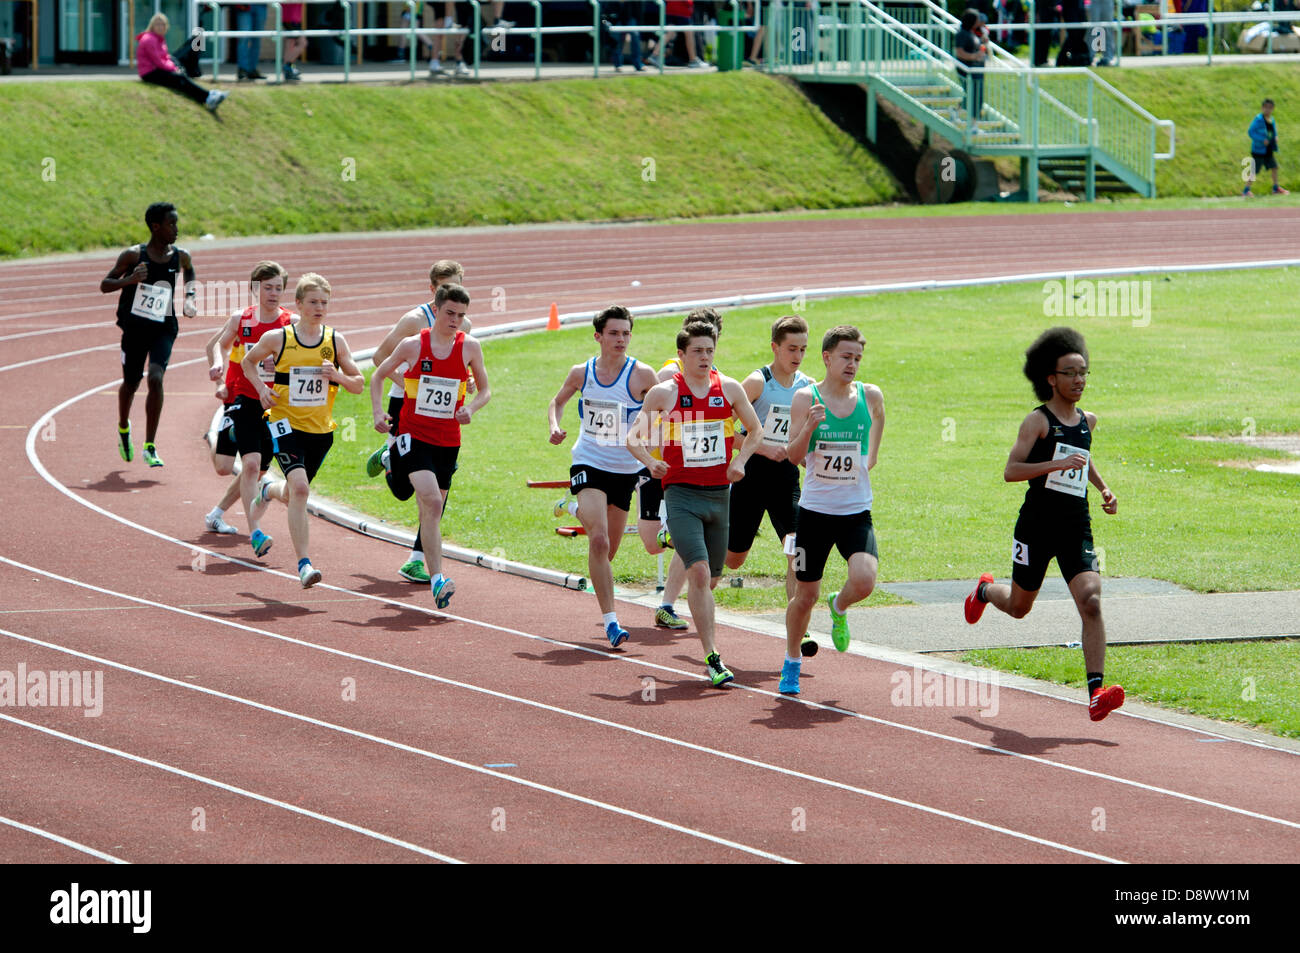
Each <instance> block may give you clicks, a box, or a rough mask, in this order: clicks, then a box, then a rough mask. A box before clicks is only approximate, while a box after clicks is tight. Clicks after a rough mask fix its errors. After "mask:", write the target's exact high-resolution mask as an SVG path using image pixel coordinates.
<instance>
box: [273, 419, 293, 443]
mask: <svg viewBox="0 0 1300 953" xmlns="http://www.w3.org/2000/svg"><path fill="white" fill-rule="evenodd" d="M266 426H267V427H268V428H270V431H271V439H272V440H279V439H280V438H281V437H287V436H289V434H291V433H293V427H291V426H289V418H288V417H283V418H281V419H280V420H268V421H267V422H266Z"/></svg>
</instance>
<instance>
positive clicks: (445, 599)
mask: <svg viewBox="0 0 1300 953" xmlns="http://www.w3.org/2000/svg"><path fill="white" fill-rule="evenodd" d="M430 589H431V590H432V591H433V604H434V605H436V606H437V607H438V608H439V609H445V608H447V603H449V602H451V597H452V596H453V595H455V594H456V584H455V583H454V582H452V581H451V580H450V579H449V578H447V577H446V576H443V577H442V581H441V582H438V583H436V584H434V585H432V586H430Z"/></svg>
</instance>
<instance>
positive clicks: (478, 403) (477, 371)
mask: <svg viewBox="0 0 1300 953" xmlns="http://www.w3.org/2000/svg"><path fill="white" fill-rule="evenodd" d="M464 349H465V351H464V353H466V354H468V355H469V362H468V363H467V365H466V366H467V367H468V368H469V373H470V375H471V376H472V377H473V378H474V383H475V384H476V385H477V386H478V393H477V394H475V395H474V399H473V400H472V401H470V402H469V403H468V404H466V405H464V406H463V407H461V410H463V411H464V412H465V413H466V415H467V416H466V418H465V419H464V420H462V421H461V423H462V424H467V423H469V422H470V419H471V418H472V417H473V416H474V415H475V414H476V413H478V412H479V411H480V410H482V409H483V407H484V406H485V405H486V404H487V402H488V401H489V400H491V399H492V387H491V385H489V384H488V376H487V368H486V367H484V366H483V345H482V344H480V343H479V342H478V340H477V339H476V338H466V339H465V344H464Z"/></svg>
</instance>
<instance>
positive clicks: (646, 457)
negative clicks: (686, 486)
mask: <svg viewBox="0 0 1300 953" xmlns="http://www.w3.org/2000/svg"><path fill="white" fill-rule="evenodd" d="M676 395H677V388H676V387H675V386H674V385H673V384H671V383H668V384H656V385H655V386H654V387H652V388H650V390H649V391H648V392H647V393H646V395H645V401H644V402H643V403H642V404H641V410H640V412H639V413H638V414H637V415H636V419H635V420H634V421H632V426H630V427H628V429H627V440H626V441H625V442H626V444H627V449H628V452H629V453H631V454H632V456H634V457H636V459H637V461H638V462H639V463H640V464H641V465H642V466H643V467H645V468H646V469H648V470H649V471H650V475H651V476H652V477H654V478H655V479H656V480H659V479H662V478H663V476H664V474H666V473H667V472H668V464H666V463H664V462H663V461H662V460H656V459H655V458H654V457H652V456H651V455H650V449H649V445H650V434H651V432H652V431H653V430H654V429H655V428H658V427H659V415H660V414H663V413H665V412H666V411H667V410H668V408H669V407H671V406H672V404H673V401H674V400H675V399H676Z"/></svg>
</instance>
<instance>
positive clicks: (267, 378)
mask: <svg viewBox="0 0 1300 953" xmlns="http://www.w3.org/2000/svg"><path fill="white" fill-rule="evenodd" d="M257 377H258V379H259V380H260V381H261V382H262V383H263V384H265V385H266V386H267V387H270V386H271V385H272V384H274V383H275V358H273V357H268V358H267V359H266V360H264V361H263V362H262V363H261V364H258V365H257Z"/></svg>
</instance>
